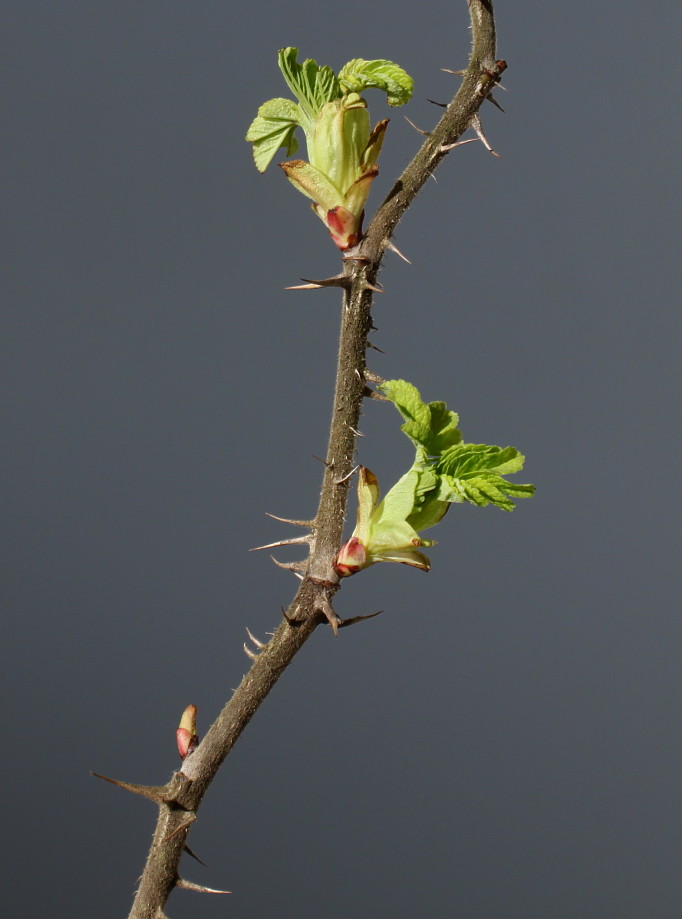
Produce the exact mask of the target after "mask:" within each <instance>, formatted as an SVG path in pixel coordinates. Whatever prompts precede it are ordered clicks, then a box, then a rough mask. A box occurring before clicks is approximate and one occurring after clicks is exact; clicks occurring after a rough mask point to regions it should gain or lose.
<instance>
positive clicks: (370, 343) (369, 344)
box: [367, 341, 386, 354]
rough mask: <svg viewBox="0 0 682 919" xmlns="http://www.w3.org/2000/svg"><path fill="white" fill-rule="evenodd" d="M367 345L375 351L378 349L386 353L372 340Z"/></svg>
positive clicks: (381, 352)
mask: <svg viewBox="0 0 682 919" xmlns="http://www.w3.org/2000/svg"><path fill="white" fill-rule="evenodd" d="M367 347H368V348H371V349H372V350H373V351H378V352H379V354H386V352H385V351H383V350H382V349H381V348H379V347H378V345H373V344H372V342H371V341H368V342H367Z"/></svg>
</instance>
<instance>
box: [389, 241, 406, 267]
mask: <svg viewBox="0 0 682 919" xmlns="http://www.w3.org/2000/svg"><path fill="white" fill-rule="evenodd" d="M386 248H387V249H390V250H391V252H395V254H396V255H397V256H398V257H399V258H401V259H402V260H403V261H404V262H407V264H408V265H411V264H412V262H411V261H410V260H409V258H408V257H407V256H406V255H403V254H402V252H401V251H400V249H399V248H398V247H397V246H396V244H395V243H394V242H393V241H392V240H390V239H389V241H388V242H387V243H386Z"/></svg>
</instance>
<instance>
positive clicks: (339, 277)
mask: <svg viewBox="0 0 682 919" xmlns="http://www.w3.org/2000/svg"><path fill="white" fill-rule="evenodd" d="M301 280H302V281H304V282H305V283H304V284H294V285H292V286H291V287H285V288H284V289H285V290H317V289H318V288H320V287H350V278H349V277H347V276H346V275H345V274H336V275H334V277H333V278H323V279H322V280H321V281H313V280H312V279H311V278H301Z"/></svg>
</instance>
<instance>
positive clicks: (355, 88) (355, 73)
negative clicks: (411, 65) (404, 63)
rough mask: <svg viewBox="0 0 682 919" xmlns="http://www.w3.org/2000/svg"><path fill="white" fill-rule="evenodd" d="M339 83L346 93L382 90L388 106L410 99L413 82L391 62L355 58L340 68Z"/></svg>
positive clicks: (400, 68) (402, 103) (403, 102)
mask: <svg viewBox="0 0 682 919" xmlns="http://www.w3.org/2000/svg"><path fill="white" fill-rule="evenodd" d="M339 83H340V84H341V86H342V87H343V89H344V90H346V92H355V93H361V92H362V91H363V89H382V90H383V91H384V92H385V93H386V96H387V99H388V104H389V105H393V106H398V105H404V104H405V103H406V102H409V100H410V99H411V98H412V92H413V90H414V80H413V79H412V77H411V76H410V75H409V74H407V73H406V72H405V71H404V70H403V69H402V67H399V66H398V65H397V64H394V63H393V62H392V61H385V60H376V61H365V60H363V59H362V58H356V59H355V60H353V61H348V63H347V64H346V65H345V66H344V67H342V68H341V70H340V72H339Z"/></svg>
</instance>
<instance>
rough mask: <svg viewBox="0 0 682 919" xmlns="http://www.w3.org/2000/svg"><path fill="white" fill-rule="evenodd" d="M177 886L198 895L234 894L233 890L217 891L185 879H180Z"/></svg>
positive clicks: (176, 883)
mask: <svg viewBox="0 0 682 919" xmlns="http://www.w3.org/2000/svg"><path fill="white" fill-rule="evenodd" d="M175 886H176V887H181V888H182V889H183V890H194V891H195V892H196V893H232V891H231V890H215V889H214V888H213V887H204V886H203V884H195V883H194V882H193V881H186V880H185V879H184V878H178V879H177V880H176V882H175Z"/></svg>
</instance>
